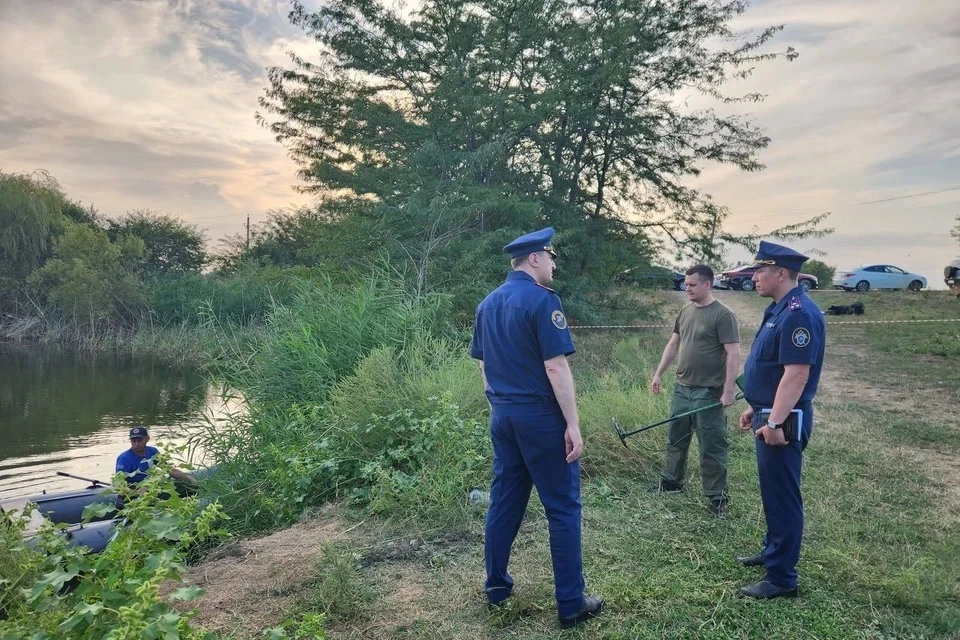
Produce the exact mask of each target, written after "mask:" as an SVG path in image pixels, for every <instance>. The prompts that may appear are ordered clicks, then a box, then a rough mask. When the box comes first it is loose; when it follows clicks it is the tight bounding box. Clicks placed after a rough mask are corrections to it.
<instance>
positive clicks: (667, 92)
mask: <svg viewBox="0 0 960 640" xmlns="http://www.w3.org/2000/svg"><path fill="white" fill-rule="evenodd" d="M747 6H748V3H747V2H746V0H731V1H724V2H716V1H712V0H711V1H707V0H687V1H684V2H664V1H655V2H649V1H647V0H643V1H641V0H597V1H596V2H592V3H587V4H583V3H580V2H573V1H572V0H535V1H534V2H517V1H516V0H483V1H481V2H480V3H467V2H464V1H463V0H443V1H438V0H430V1H428V2H425V3H424V4H422V5H421V7H420V8H419V9H418V10H417V11H415V12H413V13H412V14H409V17H407V15H408V14H406V13H403V12H400V11H399V10H393V9H389V8H387V7H386V6H384V5H382V4H381V3H378V2H367V1H365V0H334V1H332V2H330V3H327V4H325V5H323V6H322V7H321V8H320V9H319V10H318V11H316V12H315V13H314V12H310V11H308V10H307V9H306V8H305V7H304V6H303V4H302V3H300V2H295V3H294V9H293V11H292V12H291V20H292V21H293V23H294V24H295V25H297V26H299V27H301V28H303V29H305V30H306V31H307V32H308V33H309V34H310V35H311V36H313V37H314V38H315V39H316V40H317V41H318V42H319V43H320V45H321V47H322V52H321V53H320V54H319V61H318V62H309V61H307V60H305V59H303V58H301V57H298V56H293V63H294V64H293V68H290V69H285V68H273V69H271V70H270V72H269V80H270V87H269V89H268V91H267V93H266V95H265V96H264V97H263V98H262V99H261V101H260V102H261V106H262V108H263V111H264V113H262V114H258V117H259V118H260V121H261V122H262V123H263V124H265V125H266V126H268V127H269V128H270V130H271V131H272V132H273V133H274V134H275V136H276V138H277V140H278V141H280V142H282V143H284V144H285V145H287V146H288V148H289V149H290V153H291V155H292V157H293V158H294V159H295V160H296V161H297V162H298V163H299V165H300V167H301V169H300V177H301V178H302V179H303V181H304V183H305V186H304V189H305V190H307V191H312V192H334V193H345V194H350V195H349V196H345V197H356V198H362V202H364V203H366V204H367V206H368V208H369V209H371V210H373V211H374V214H375V215H376V217H377V218H378V219H379V220H380V230H381V232H382V242H383V245H384V247H385V248H386V249H387V250H388V251H390V252H391V253H392V254H393V255H396V256H398V257H400V258H401V259H403V260H405V261H406V262H407V263H408V265H409V266H410V272H411V275H412V276H413V277H414V280H415V282H416V288H417V290H424V291H427V290H430V289H432V288H434V287H438V288H443V287H445V286H449V285H450V280H451V275H450V274H456V273H458V272H460V271H464V272H469V273H470V275H471V280H472V281H474V282H476V281H477V280H480V281H481V282H482V281H483V280H485V279H488V278H490V277H492V278H493V279H499V274H501V273H502V271H503V266H502V264H500V263H497V262H495V260H493V259H491V258H489V257H486V256H487V255H488V254H483V255H484V256H485V260H483V261H482V262H479V263H478V262H477V257H478V255H477V253H476V252H475V250H476V249H478V248H482V249H483V251H488V250H491V249H495V248H498V247H499V246H502V244H504V243H505V242H506V241H509V240H510V239H512V238H513V237H514V236H515V235H516V234H517V233H518V232H520V231H529V230H531V229H534V228H537V227H540V226H545V225H546V224H552V225H554V226H556V227H557V228H558V230H559V234H558V244H559V246H561V247H564V250H563V253H562V257H561V271H560V272H559V273H558V277H559V280H560V282H564V283H566V285H567V286H568V287H571V286H572V287H573V288H575V289H578V290H579V291H580V292H581V293H583V294H584V295H589V293H590V292H591V291H595V290H596V289H597V285H598V284H600V283H602V284H603V285H606V284H607V283H609V282H610V279H611V278H612V276H613V275H614V274H615V273H618V272H619V271H621V270H622V269H624V268H627V267H631V266H634V265H635V264H637V263H638V261H641V260H642V259H645V258H649V254H646V253H645V252H646V251H647V250H648V249H649V248H650V247H651V244H652V243H653V242H654V239H655V238H658V239H660V240H661V241H663V242H666V243H668V244H669V245H671V246H676V247H678V248H679V251H680V252H681V253H684V254H685V255H698V256H699V257H702V258H709V257H710V256H711V255H712V253H713V252H714V251H715V250H716V249H715V248H716V247H719V246H721V245H722V243H724V242H738V243H745V244H747V245H750V244H751V243H752V239H751V238H746V239H745V238H741V237H736V236H733V235H730V234H724V233H723V232H722V222H723V220H724V219H725V217H726V216H727V211H726V210H725V209H724V208H723V207H721V206H719V205H717V204H716V203H714V202H713V201H712V200H711V199H710V197H709V196H708V195H707V194H704V193H702V192H700V191H699V190H697V189H694V188H692V187H690V186H688V184H687V183H688V181H689V179H691V178H694V177H696V176H697V175H698V174H699V173H700V171H701V169H702V167H703V166H704V165H705V164H707V163H719V164H728V165H732V166H735V167H737V168H739V169H742V170H744V171H757V170H760V169H761V168H762V164H761V163H760V162H759V160H758V159H757V154H758V153H759V152H760V151H761V150H762V149H764V148H765V147H766V146H767V145H768V143H769V138H768V137H767V136H766V135H765V134H764V133H763V132H762V131H761V130H760V129H759V128H757V127H756V126H755V125H753V124H752V123H751V122H750V121H749V120H748V119H747V118H745V117H743V116H738V115H721V114H719V113H717V112H716V111H714V110H712V109H710V108H702V109H701V108H692V107H689V106H687V105H686V104H685V103H684V101H682V100H680V99H678V98H679V96H680V93H681V92H685V93H690V92H692V93H695V94H701V95H705V96H707V97H708V98H710V99H716V100H719V101H721V102H724V103H726V104H736V103H748V102H755V101H758V100H761V99H762V98H763V96H762V95H760V94H755V93H751V94H746V95H727V94H725V93H724V92H723V88H724V86H725V85H726V84H727V82H728V81H731V80H736V79H740V78H744V77H747V76H749V75H750V74H751V72H752V71H753V69H754V66H755V65H756V64H759V63H763V62H768V61H772V60H775V59H780V58H783V59H792V58H793V57H794V56H795V55H796V53H795V52H794V51H793V50H792V49H790V48H788V49H786V50H784V51H782V52H773V51H769V50H767V48H766V46H767V45H768V44H769V42H770V41H771V39H772V38H773V37H774V35H775V34H776V33H777V32H778V31H779V30H780V29H781V27H778V26H772V27H769V28H766V29H763V30H761V31H760V32H759V33H756V34H753V35H752V36H750V37H746V38H739V37H738V34H736V33H734V31H733V30H732V28H731V26H730V23H731V21H732V20H734V19H735V18H737V17H738V16H740V15H741V14H743V13H744V11H746V9H747ZM822 220H823V216H818V217H816V218H814V219H812V220H811V221H808V222H806V223H803V224H800V225H795V226H793V227H792V228H786V229H783V230H775V231H772V232H767V233H766V234H764V235H767V236H771V235H781V236H788V237H802V236H805V235H812V234H815V233H817V231H818V229H819V227H818V225H819V223H820V222H822ZM820 231H822V230H820ZM493 255H496V252H495V251H494V253H493ZM478 272H479V275H480V278H477V275H478ZM574 280H579V281H580V284H579V285H577V286H574V285H573V282H572V281H574ZM454 281H455V286H456V287H457V289H458V290H460V287H459V285H461V284H462V281H461V280H460V279H456V278H454ZM486 286H487V285H486V284H483V285H482V287H486Z"/></svg>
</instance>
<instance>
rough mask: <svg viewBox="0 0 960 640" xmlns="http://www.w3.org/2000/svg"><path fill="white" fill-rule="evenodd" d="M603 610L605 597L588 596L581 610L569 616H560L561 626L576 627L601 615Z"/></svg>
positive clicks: (566, 627) (564, 627)
mask: <svg viewBox="0 0 960 640" xmlns="http://www.w3.org/2000/svg"><path fill="white" fill-rule="evenodd" d="M601 611H603V598H601V597H599V596H587V597H586V598H584V599H583V606H582V607H580V611H577V612H576V613H575V614H574V615H572V616H570V617H569V618H564V617H563V616H560V627H561V628H563V629H569V628H571V627H575V626H577V625H578V624H580V623H581V622H585V621H587V620H589V619H590V618H596V617H597V616H598V615H600V612H601Z"/></svg>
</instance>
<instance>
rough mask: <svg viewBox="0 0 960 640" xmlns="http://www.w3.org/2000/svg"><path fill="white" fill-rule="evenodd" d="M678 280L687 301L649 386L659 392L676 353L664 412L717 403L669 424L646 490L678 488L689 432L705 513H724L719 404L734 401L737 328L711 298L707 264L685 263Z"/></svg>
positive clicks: (710, 274) (721, 408) (722, 420)
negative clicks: (659, 470) (658, 472)
mask: <svg viewBox="0 0 960 640" xmlns="http://www.w3.org/2000/svg"><path fill="white" fill-rule="evenodd" d="M684 282H685V283H686V285H687V298H688V299H689V300H690V302H689V303H688V304H686V305H684V307H683V309H681V310H680V313H679V315H678V316H677V320H676V322H675V323H674V325H673V335H671V336H670V340H669V342H667V346H666V347H665V348H664V350H663V356H662V357H661V358H660V364H659V365H658V366H657V370H656V372H655V373H654V374H653V379H652V380H651V382H650V390H651V391H653V393H656V394H659V393H660V377H661V376H662V375H663V372H664V371H666V369H667V368H668V367H669V366H670V364H671V363H672V362H673V360H674V358H677V384H676V385H675V386H674V388H673V399H672V400H671V402H670V415H672V416H675V415H678V414H681V413H685V412H687V411H691V410H693V409H697V408H700V407H704V406H707V405H710V404H716V403H720V405H721V406H718V407H716V408H714V409H708V410H706V411H701V412H700V413H697V414H694V415H692V416H689V417H686V418H680V419H679V420H676V421H674V422H672V423H671V424H670V429H669V431H668V433H667V459H666V464H665V465H664V469H663V474H662V476H663V477H662V478H661V479H660V481H659V482H658V483H656V484H655V485H653V486H652V487H651V490H653V491H658V492H671V491H681V490H682V489H683V480H684V476H685V474H686V468H687V450H688V449H689V447H690V437H691V436H692V435H693V434H694V433H696V434H697V439H698V441H699V443H700V475H701V477H702V480H703V493H704V494H705V495H706V496H707V498H708V499H709V500H710V513H712V514H713V515H715V516H721V515H723V514H724V513H725V512H726V509H727V500H728V498H727V421H726V415H725V414H724V409H725V408H726V407H729V406H730V405H732V404H733V403H734V401H735V396H734V384H735V383H736V380H737V374H738V373H739V371H740V329H739V327H738V324H737V316H736V315H735V314H734V313H733V312H732V311H730V309H728V308H727V307H725V306H724V305H723V304H721V303H720V302H719V301H718V300H717V299H716V298H714V297H713V269H711V268H710V267H708V266H707V265H703V264H698V265H696V266H694V267H691V268H690V269H688V270H687V273H686V278H684ZM678 354H679V357H677V356H678Z"/></svg>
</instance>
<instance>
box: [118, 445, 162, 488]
mask: <svg viewBox="0 0 960 640" xmlns="http://www.w3.org/2000/svg"><path fill="white" fill-rule="evenodd" d="M158 453H160V451H159V450H158V449H157V448H156V447H150V446H148V447H147V450H146V453H145V454H144V456H143V457H142V458H141V457H140V456H138V455H137V454H135V453H134V452H133V451H132V450H131V449H127V450H126V451H124V452H123V453H121V454H120V455H119V456H117V471H122V472H123V473H134V472H136V473H134V475H132V476H129V477H128V478H127V482H129V483H130V484H135V483H137V482H142V481H143V480H144V479H146V477H147V469H149V468H150V465H151V464H152V462H151V461H150V459H151V458H153V456H155V455H157V454H158Z"/></svg>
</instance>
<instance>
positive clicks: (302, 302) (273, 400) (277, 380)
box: [229, 278, 448, 407]
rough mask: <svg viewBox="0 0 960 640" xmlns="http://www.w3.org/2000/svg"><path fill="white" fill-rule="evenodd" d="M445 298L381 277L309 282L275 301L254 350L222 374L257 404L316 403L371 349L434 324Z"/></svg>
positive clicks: (401, 341)
mask: <svg viewBox="0 0 960 640" xmlns="http://www.w3.org/2000/svg"><path fill="white" fill-rule="evenodd" d="M447 306H448V304H447V300H446V298H443V297H439V296H437V297H427V298H416V297H413V296H411V295H410V294H408V293H407V292H405V291H404V290H403V288H402V285H400V284H397V283H394V282H391V281H389V280H386V279H379V278H371V279H369V280H367V281H364V282H361V283H359V284H357V285H356V286H353V287H351V288H348V289H345V290H337V289H334V287H333V286H332V285H331V284H330V283H320V282H317V283H312V284H311V285H310V286H309V288H305V289H304V290H302V291H299V292H298V293H297V294H296V295H295V296H294V299H293V300H292V301H291V302H290V303H289V304H287V305H285V306H278V307H277V308H276V309H275V311H274V312H273V314H272V315H271V316H270V318H269V320H268V321H267V331H268V334H267V338H266V340H265V342H264V344H263V346H262V348H261V350H260V352H259V353H258V354H257V357H256V358H255V359H251V360H249V361H248V362H246V363H243V364H242V365H241V366H240V367H239V368H238V369H237V370H234V371H231V372H229V375H236V376H239V378H240V380H242V382H243V389H244V391H245V392H246V393H247V397H248V399H250V400H252V401H253V402H254V403H260V404H262V405H263V406H265V407H269V406H273V407H288V406H292V405H309V404H322V403H323V402H324V401H325V400H326V396H327V393H328V392H329V390H330V389H331V388H332V387H333V385H334V384H335V383H336V382H337V381H338V380H340V379H341V378H343V377H345V376H347V375H350V374H351V373H353V371H354V369H355V368H356V366H357V363H359V362H360V360H361V359H362V358H363V357H364V356H366V355H367V354H368V353H370V352H371V351H373V350H374V349H376V348H378V347H385V346H389V347H395V348H402V347H403V346H404V345H405V344H406V343H407V341H408V340H409V339H410V338H411V337H412V336H414V335H416V334H417V333H419V332H423V331H425V332H431V331H435V330H442V329H438V328H441V327H442V326H443V324H444V317H445V314H446V309H447Z"/></svg>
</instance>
